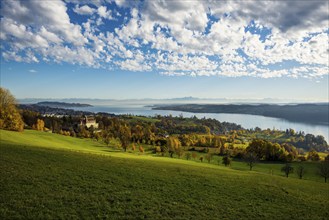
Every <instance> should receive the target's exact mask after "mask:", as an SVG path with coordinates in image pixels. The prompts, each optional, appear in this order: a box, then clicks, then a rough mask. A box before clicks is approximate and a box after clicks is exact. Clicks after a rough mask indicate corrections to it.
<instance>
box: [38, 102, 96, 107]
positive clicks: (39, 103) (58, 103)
mask: <svg viewBox="0 0 329 220" xmlns="http://www.w3.org/2000/svg"><path fill="white" fill-rule="evenodd" d="M37 105H39V106H48V107H52V108H72V107H91V106H92V105H89V104H81V103H67V102H38V103H37Z"/></svg>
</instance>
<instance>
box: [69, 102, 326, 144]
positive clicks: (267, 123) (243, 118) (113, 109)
mask: <svg viewBox="0 0 329 220" xmlns="http://www.w3.org/2000/svg"><path fill="white" fill-rule="evenodd" d="M72 109H75V110H83V111H90V112H95V113H96V112H106V113H113V114H131V115H142V116H155V115H172V116H183V117H193V116H196V117H197V118H204V117H205V118H213V119H216V120H218V121H221V122H223V121H226V122H233V123H236V124H239V125H241V126H242V127H244V128H247V129H250V128H255V127H259V128H261V129H267V128H269V129H278V130H286V129H289V128H292V129H294V130H295V131H296V132H299V131H303V132H305V134H307V133H310V134H314V135H322V136H324V138H325V139H326V141H328V140H329V126H328V125H319V124H310V123H301V122H292V121H288V120H284V119H280V118H272V117H265V116H259V115H248V114H228V113H189V112H181V111H172V110H153V109H152V108H151V107H145V106H144V105H139V104H132V105H120V106H118V105H94V106H93V107H83V108H72Z"/></svg>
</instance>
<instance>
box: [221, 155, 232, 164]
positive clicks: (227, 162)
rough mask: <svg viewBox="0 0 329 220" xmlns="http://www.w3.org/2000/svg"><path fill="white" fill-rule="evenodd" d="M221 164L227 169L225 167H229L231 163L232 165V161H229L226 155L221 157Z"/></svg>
mask: <svg viewBox="0 0 329 220" xmlns="http://www.w3.org/2000/svg"><path fill="white" fill-rule="evenodd" d="M222 163H223V164H224V165H225V166H226V167H227V166H230V165H231V163H232V159H231V158H230V157H229V156H228V155H226V156H224V157H223V159H222Z"/></svg>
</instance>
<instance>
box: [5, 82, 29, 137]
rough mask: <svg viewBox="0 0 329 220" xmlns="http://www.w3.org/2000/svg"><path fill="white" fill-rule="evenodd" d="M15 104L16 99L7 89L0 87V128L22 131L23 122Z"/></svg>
mask: <svg viewBox="0 0 329 220" xmlns="http://www.w3.org/2000/svg"><path fill="white" fill-rule="evenodd" d="M16 105H17V104H16V99H15V97H14V96H13V95H12V94H11V93H10V92H9V90H7V89H4V88H0V129H7V130H12V131H23V129H24V122H23V120H22V117H21V115H20V114H19V112H18V109H17V107H16Z"/></svg>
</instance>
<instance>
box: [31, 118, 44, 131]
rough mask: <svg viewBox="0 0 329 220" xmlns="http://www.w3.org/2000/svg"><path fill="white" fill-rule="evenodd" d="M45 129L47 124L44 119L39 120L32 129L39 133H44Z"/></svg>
mask: <svg viewBox="0 0 329 220" xmlns="http://www.w3.org/2000/svg"><path fill="white" fill-rule="evenodd" d="M44 127H45V122H44V121H43V120H42V119H37V123H35V124H34V125H33V126H32V128H33V129H35V130H37V131H43V130H44Z"/></svg>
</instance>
